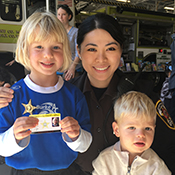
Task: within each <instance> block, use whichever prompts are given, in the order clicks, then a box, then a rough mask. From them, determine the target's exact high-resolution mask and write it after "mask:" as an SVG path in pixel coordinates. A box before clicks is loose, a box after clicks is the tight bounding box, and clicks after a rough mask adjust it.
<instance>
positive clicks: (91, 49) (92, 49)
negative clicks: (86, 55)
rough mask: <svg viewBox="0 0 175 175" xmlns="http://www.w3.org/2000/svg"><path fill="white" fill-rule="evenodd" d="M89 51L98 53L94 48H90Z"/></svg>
mask: <svg viewBox="0 0 175 175" xmlns="http://www.w3.org/2000/svg"><path fill="white" fill-rule="evenodd" d="M88 51H90V52H94V51H96V49H94V48H89V49H88Z"/></svg>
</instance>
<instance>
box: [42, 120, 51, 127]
mask: <svg viewBox="0 0 175 175" xmlns="http://www.w3.org/2000/svg"><path fill="white" fill-rule="evenodd" d="M41 124H42V125H43V128H44V127H46V128H48V124H49V122H48V123H47V122H46V121H44V122H43V123H41Z"/></svg>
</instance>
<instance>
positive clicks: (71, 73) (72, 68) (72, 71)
mask: <svg viewBox="0 0 175 175" xmlns="http://www.w3.org/2000/svg"><path fill="white" fill-rule="evenodd" d="M75 67H76V65H74V64H72V65H71V66H70V67H69V69H68V70H67V71H66V72H65V75H64V79H65V80H66V81H69V80H70V79H71V78H74V77H75Z"/></svg>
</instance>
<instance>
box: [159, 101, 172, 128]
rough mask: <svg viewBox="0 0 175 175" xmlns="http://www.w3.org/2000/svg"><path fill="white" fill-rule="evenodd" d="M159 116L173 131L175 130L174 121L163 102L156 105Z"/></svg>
mask: <svg viewBox="0 0 175 175" xmlns="http://www.w3.org/2000/svg"><path fill="white" fill-rule="evenodd" d="M156 111H157V115H158V116H159V117H160V118H161V119H162V120H163V122H164V123H165V124H166V125H167V126H168V127H169V128H171V129H175V125H174V122H173V120H172V119H171V117H170V115H169V113H168V111H167V109H166V107H165V105H164V104H163V103H162V101H161V100H159V101H157V103H156Z"/></svg>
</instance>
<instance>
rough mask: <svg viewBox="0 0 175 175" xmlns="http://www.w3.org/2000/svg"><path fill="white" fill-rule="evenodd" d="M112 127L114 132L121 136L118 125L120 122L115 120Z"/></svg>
mask: <svg viewBox="0 0 175 175" xmlns="http://www.w3.org/2000/svg"><path fill="white" fill-rule="evenodd" d="M112 129H113V133H114V134H115V135H116V137H120V132H119V127H118V123H117V122H116V121H114V122H113V123H112Z"/></svg>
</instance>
